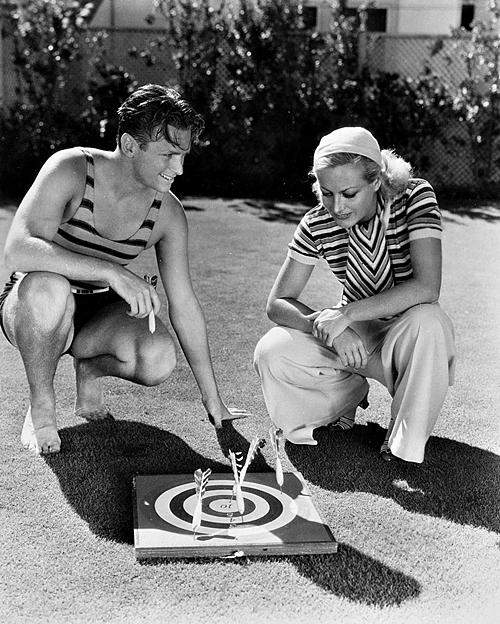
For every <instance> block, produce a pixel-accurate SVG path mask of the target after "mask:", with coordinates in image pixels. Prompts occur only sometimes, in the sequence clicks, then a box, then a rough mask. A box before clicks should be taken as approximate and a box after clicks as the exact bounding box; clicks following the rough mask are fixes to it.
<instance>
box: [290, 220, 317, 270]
mask: <svg viewBox="0 0 500 624" xmlns="http://www.w3.org/2000/svg"><path fill="white" fill-rule="evenodd" d="M288 256H289V257H290V258H293V259H294V260H297V262H301V263H302V264H312V265H314V264H316V263H317V262H318V260H319V258H320V256H321V254H320V252H319V250H318V248H317V245H316V242H315V240H314V237H313V235H312V232H311V228H310V224H309V213H307V214H305V215H304V216H303V217H302V219H301V221H300V223H299V225H298V226H297V229H296V230H295V233H294V235H293V239H292V241H291V242H290V243H289V244H288Z"/></svg>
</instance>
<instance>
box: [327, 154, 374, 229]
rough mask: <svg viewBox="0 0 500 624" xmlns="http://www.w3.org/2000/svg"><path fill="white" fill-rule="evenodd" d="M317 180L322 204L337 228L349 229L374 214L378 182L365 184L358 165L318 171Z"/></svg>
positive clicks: (351, 164) (360, 166) (352, 164)
mask: <svg viewBox="0 0 500 624" xmlns="http://www.w3.org/2000/svg"><path fill="white" fill-rule="evenodd" d="M316 177H317V178H318V184H319V190H320V195H321V202H322V203H323V205H324V207H325V208H326V209H327V210H328V212H329V213H330V215H331V216H332V217H333V218H334V220H335V223H336V224H337V225H338V226H340V227H342V228H345V229H349V228H352V227H353V225H356V223H362V222H363V221H368V220H370V219H371V218H372V217H373V215H374V214H375V211H376V209H377V191H378V189H379V188H380V180H376V181H375V182H367V181H366V180H365V178H364V175H363V167H362V165H360V164H359V163H350V164H347V165H339V166H337V167H328V168H327V169H321V170H319V171H318V172H317V173H316Z"/></svg>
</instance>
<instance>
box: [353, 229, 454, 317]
mask: <svg viewBox="0 0 500 624" xmlns="http://www.w3.org/2000/svg"><path fill="white" fill-rule="evenodd" d="M410 257H411V263H412V269H413V276H412V277H411V279H409V280H407V281H406V282H403V283H401V284H398V285H397V286H394V288H390V289H389V290H385V291H384V292H382V293H379V294H378V295H374V296H373V297H368V298H367V299H362V300H361V301H355V302H353V303H349V304H347V305H345V306H343V307H342V314H343V315H345V316H346V318H347V320H348V321H349V322H352V321H369V320H372V319H376V318H383V317H388V316H394V315H395V314H399V313H401V312H404V311H405V310H408V309H409V308H412V307H413V306H415V305H418V304H419V303H434V302H436V301H437V300H438V299H439V294H440V290H441V267H442V257H441V240H440V239H439V238H420V239H416V240H414V241H411V242H410Z"/></svg>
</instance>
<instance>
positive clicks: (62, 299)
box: [3, 272, 74, 453]
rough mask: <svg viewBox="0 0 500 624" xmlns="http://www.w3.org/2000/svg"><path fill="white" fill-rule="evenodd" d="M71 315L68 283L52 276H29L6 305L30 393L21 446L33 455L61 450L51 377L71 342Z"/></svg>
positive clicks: (7, 322) (6, 321) (7, 323)
mask: <svg viewBox="0 0 500 624" xmlns="http://www.w3.org/2000/svg"><path fill="white" fill-rule="evenodd" d="M73 310H74V302H73V297H72V295H71V290H70V286H69V282H68V281H67V280H66V279H65V278H63V277H61V276H59V275H55V274H53V273H42V272H40V273H30V274H29V275H27V276H26V277H24V279H23V280H22V281H21V282H19V283H17V284H16V285H15V286H14V288H13V289H12V292H11V293H10V294H9V297H8V298H7V300H6V302H5V308H4V317H3V318H4V324H5V328H6V331H7V334H8V336H9V339H10V340H11V341H12V342H13V344H14V345H16V346H17V348H18V349H19V352H20V354H21V357H22V360H23V363H24V368H25V370H26V376H27V379H28V384H29V388H30V407H29V409H28V413H27V414H26V417H25V421H24V426H23V430H22V434H21V442H22V444H23V446H24V447H25V448H28V449H29V450H32V451H35V452H37V453H57V452H59V450H60V447H61V440H60V438H59V434H58V432H57V422H56V401H55V393H54V376H55V372H56V369H57V365H58V363H59V359H60V358H61V356H62V354H63V353H64V351H65V349H66V348H67V346H68V344H69V343H70V342H71V338H72V332H73V324H72V319H73Z"/></svg>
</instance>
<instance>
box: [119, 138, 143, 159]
mask: <svg viewBox="0 0 500 624" xmlns="http://www.w3.org/2000/svg"><path fill="white" fill-rule="evenodd" d="M120 148H121V150H122V152H123V153H124V154H125V156H128V157H129V158H133V157H134V156H135V155H136V153H137V152H138V150H139V149H140V147H139V143H137V141H136V140H135V139H134V137H133V136H132V135H131V134H129V133H128V132H124V133H123V134H122V135H121V137H120Z"/></svg>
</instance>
